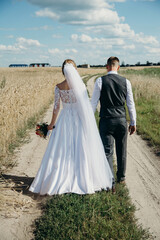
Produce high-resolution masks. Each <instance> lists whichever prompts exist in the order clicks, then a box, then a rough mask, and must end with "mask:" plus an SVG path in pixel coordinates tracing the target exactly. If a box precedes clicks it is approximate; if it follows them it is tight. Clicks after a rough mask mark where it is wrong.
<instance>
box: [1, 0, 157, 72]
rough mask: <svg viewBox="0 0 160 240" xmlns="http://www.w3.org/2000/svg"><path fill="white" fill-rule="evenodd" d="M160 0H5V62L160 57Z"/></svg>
mask: <svg viewBox="0 0 160 240" xmlns="http://www.w3.org/2000/svg"><path fill="white" fill-rule="evenodd" d="M159 12H160V0H0V67H8V66H9V64H12V63H25V64H30V63H34V62H46V63H50V64H51V65H52V66H61V65H62V63H63V61H64V60H65V59H67V58H71V59H73V60H75V62H76V63H77V65H79V64H84V63H88V64H91V65H97V64H106V61H107V59H108V58H109V57H110V56H117V57H118V58H119V59H120V62H121V63H122V62H123V63H125V64H136V63H137V62H140V63H146V62H147V61H149V62H155V63H157V62H160V14H159Z"/></svg>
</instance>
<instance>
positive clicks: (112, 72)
mask: <svg viewBox="0 0 160 240" xmlns="http://www.w3.org/2000/svg"><path fill="white" fill-rule="evenodd" d="M107 74H118V73H117V72H116V71H109V72H108V73H107Z"/></svg>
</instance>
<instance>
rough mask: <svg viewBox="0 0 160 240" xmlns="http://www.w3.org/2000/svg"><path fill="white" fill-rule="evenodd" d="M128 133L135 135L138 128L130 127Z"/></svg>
mask: <svg viewBox="0 0 160 240" xmlns="http://www.w3.org/2000/svg"><path fill="white" fill-rule="evenodd" d="M128 131H129V133H130V134H129V135H132V134H133V133H135V131H136V126H131V125H130V126H129V128H128Z"/></svg>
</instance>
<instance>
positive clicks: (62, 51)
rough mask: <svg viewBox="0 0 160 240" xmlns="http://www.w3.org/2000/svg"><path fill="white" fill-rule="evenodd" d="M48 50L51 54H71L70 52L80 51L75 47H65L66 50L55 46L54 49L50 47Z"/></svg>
mask: <svg viewBox="0 0 160 240" xmlns="http://www.w3.org/2000/svg"><path fill="white" fill-rule="evenodd" d="M48 52H49V53H50V54H53V55H56V54H70V53H74V54H76V53H77V52H78V51H77V50H76V49H74V48H71V49H64V50H60V49H58V48H54V49H48Z"/></svg>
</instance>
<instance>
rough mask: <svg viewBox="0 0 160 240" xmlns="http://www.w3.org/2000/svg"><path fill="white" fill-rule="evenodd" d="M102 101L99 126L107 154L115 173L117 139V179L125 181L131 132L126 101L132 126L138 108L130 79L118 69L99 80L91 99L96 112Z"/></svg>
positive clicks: (134, 123)
mask: <svg viewBox="0 0 160 240" xmlns="http://www.w3.org/2000/svg"><path fill="white" fill-rule="evenodd" d="M99 100H100V105H101V108H100V122H99V129H100V135H101V139H102V142H103V145H104V149H105V153H106V157H107V159H108V162H109V164H110V167H111V170H112V173H113V175H114V171H113V148H114V140H115V145H116V155H117V180H118V181H123V180H124V179H125V171H126V148H127V132H128V127H127V121H126V110H125V102H126V103H127V107H128V111H129V115H130V120H131V122H130V125H132V126H135V125H136V111H135V104H134V100H133V94H132V88H131V84H130V82H129V81H128V80H127V79H125V78H124V77H122V76H120V75H118V74H117V72H115V71H110V72H108V74H107V75H105V76H103V77H101V78H98V79H97V80H96V83H95V88H94V92H93V96H92V100H91V103H92V107H93V110H94V112H95V110H96V107H97V104H98V101H99ZM113 184H114V180H113Z"/></svg>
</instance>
